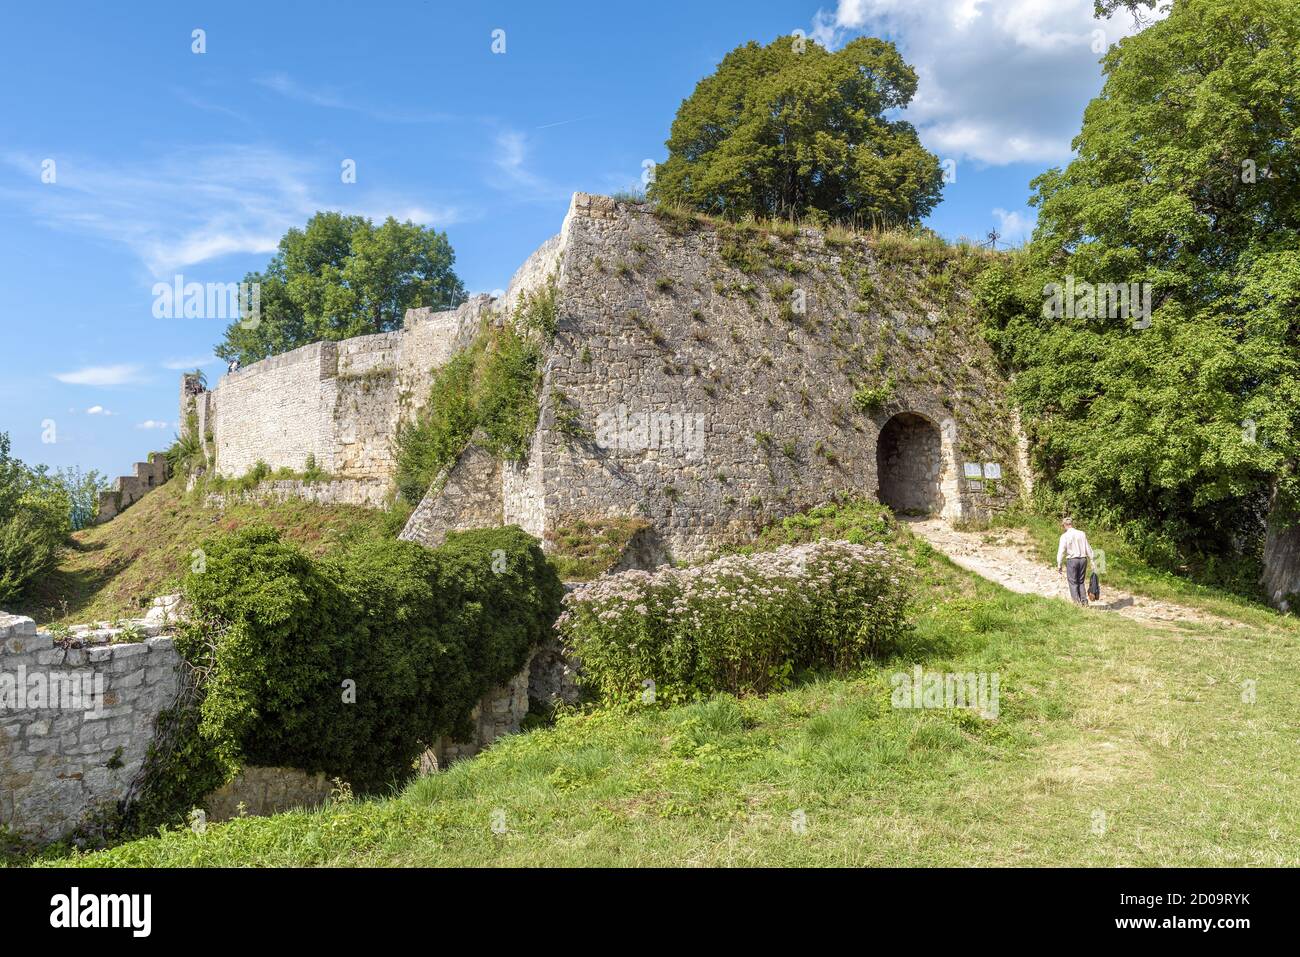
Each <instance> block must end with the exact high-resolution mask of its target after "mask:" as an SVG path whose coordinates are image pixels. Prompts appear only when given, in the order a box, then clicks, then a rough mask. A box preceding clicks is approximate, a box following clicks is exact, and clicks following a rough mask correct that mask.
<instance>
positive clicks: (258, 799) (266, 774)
mask: <svg viewBox="0 0 1300 957" xmlns="http://www.w3.org/2000/svg"><path fill="white" fill-rule="evenodd" d="M333 787H334V785H333V783H332V782H331V781H330V780H329V778H327V777H326V776H325V775H324V774H308V773H307V772H306V771H299V770H298V769H297V768H244V769H243V770H242V771H240V772H239V773H238V774H237V775H235V777H234V778H233V779H232V780H231V781H229V782H227V783H226V784H225V785H223V786H222V787H220V788H218V789H217V790H215V791H213V792H212V793H211V794H209V795H208V796H207V797H206V798H204V800H203V806H204V808H205V809H206V811H207V815H208V820H209V821H229V820H231V819H232V818H237V817H266V816H268V815H271V814H280V813H282V812H284V811H292V810H294V809H295V808H312V807H318V806H320V805H321V804H324V803H325V801H326V800H327V799H328V798H329V796H330V793H331V791H332V790H333Z"/></svg>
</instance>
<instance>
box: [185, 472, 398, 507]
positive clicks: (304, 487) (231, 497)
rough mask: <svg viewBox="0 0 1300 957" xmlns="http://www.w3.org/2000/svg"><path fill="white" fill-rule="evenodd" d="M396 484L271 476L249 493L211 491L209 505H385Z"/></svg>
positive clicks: (366, 480) (363, 480)
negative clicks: (298, 501)
mask: <svg viewBox="0 0 1300 957" xmlns="http://www.w3.org/2000/svg"><path fill="white" fill-rule="evenodd" d="M392 494H393V489H392V486H391V485H390V484H389V483H388V482H386V481H383V480H382V479H321V480H319V481H307V480H305V479H267V480H266V481H264V482H258V483H257V485H256V486H254V487H253V488H251V489H249V490H248V491H245V492H209V493H208V494H207V495H205V496H204V497H203V501H204V503H205V504H206V505H208V506H209V507H212V508H224V507H226V506H227V505H230V504H233V503H235V502H256V503H262V504H265V503H267V502H285V501H288V500H289V499H302V500H304V501H307V502H315V503H316V504H317V505H357V506H362V507H365V508H383V507H384V506H385V505H387V504H388V501H389V499H390V498H391V497H392Z"/></svg>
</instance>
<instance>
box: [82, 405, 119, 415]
mask: <svg viewBox="0 0 1300 957" xmlns="http://www.w3.org/2000/svg"><path fill="white" fill-rule="evenodd" d="M112 414H113V413H112V412H109V411H108V409H106V408H104V407H103V406H102V405H92V406H91V407H90V408H89V409H87V410H86V415H112Z"/></svg>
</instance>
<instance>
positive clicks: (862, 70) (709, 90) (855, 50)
mask: <svg viewBox="0 0 1300 957" xmlns="http://www.w3.org/2000/svg"><path fill="white" fill-rule="evenodd" d="M915 93H916V73H915V72H914V71H913V70H912V68H911V67H909V66H908V65H907V64H906V63H905V62H904V61H903V58H902V57H901V56H899V54H898V51H897V50H895V49H894V46H893V44H891V43H887V42H886V41H884V40H878V39H874V38H867V37H863V38H859V39H857V40H853V41H852V42H850V43H848V44H846V45H845V46H844V47H843V48H842V49H840V50H838V51H836V52H834V53H831V52H829V51H827V50H825V49H824V48H822V47H821V46H819V45H818V44H817V43H815V42H813V41H812V40H806V39H803V38H802V37H781V38H779V39H777V40H775V41H773V42H772V43H770V44H768V45H767V46H759V45H758V44H757V43H753V42H750V43H747V44H745V45H744V46H741V47H737V48H736V49H735V50H732V51H731V52H730V53H729V54H727V56H726V57H725V58H724V59H723V61H722V63H721V64H720V65H719V66H718V69H717V71H716V72H715V73H714V74H713V75H712V76H709V77H706V78H705V79H703V80H701V81H700V83H699V84H698V85H697V86H696V88H695V92H694V93H692V94H691V96H690V97H689V98H687V99H686V100H684V101H683V102H682V105H681V108H680V109H679V110H678V111H677V118H676V119H675V120H674V121H673V125H672V131H671V135H670V136H669V138H668V141H667V144H666V145H667V146H668V153H669V155H668V159H667V160H666V161H665V162H664V163H662V164H660V165H659V166H658V168H657V169H656V170H655V179H654V182H653V183H652V184H651V187H650V194H651V196H652V197H653V198H655V199H658V200H661V201H666V202H671V203H677V204H680V205H684V206H689V207H693V208H695V209H699V210H701V211H703V212H706V213H713V214H718V215H724V216H733V217H737V216H744V215H747V214H750V215H754V216H760V217H782V218H789V217H803V216H812V217H818V218H828V219H830V220H833V221H837V222H851V223H858V224H864V225H894V224H911V223H915V222H917V221H919V220H920V219H921V218H922V217H924V216H925V215H926V214H928V213H929V212H930V211H931V210H932V209H933V208H934V206H935V204H936V203H938V201H939V195H940V191H941V190H942V185H943V173H942V170H941V168H940V166H939V162H938V160H937V159H936V158H935V157H934V156H933V155H932V154H931V153H928V152H927V151H926V150H925V149H924V148H923V147H922V146H921V143H920V140H919V139H918V138H917V135H916V130H915V129H913V127H912V126H911V124H909V123H906V122H904V121H902V120H897V119H894V120H890V119H886V118H885V114H886V112H887V111H889V110H894V109H897V108H900V107H903V106H906V105H907V103H908V102H910V101H911V99H912V96H913V95H914V94H915Z"/></svg>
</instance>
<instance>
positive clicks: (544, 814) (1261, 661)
mask: <svg viewBox="0 0 1300 957" xmlns="http://www.w3.org/2000/svg"><path fill="white" fill-rule="evenodd" d="M787 531H788V532H789V533H790V534H792V535H794V534H800V533H803V532H805V531H806V530H804V529H789V530H787ZM908 555H909V559H908V560H909V562H910V563H911V573H912V581H913V584H914V585H915V588H916V594H917V595H918V599H917V601H916V603H915V605H914V607H913V615H914V620H915V622H916V627H915V629H914V630H913V632H912V633H911V634H910V636H908V637H907V638H906V639H905V641H904V643H903V644H902V645H901V646H900V647H899V648H898V649H897V650H896V653H895V654H894V655H893V656H892V657H891V658H890V659H889V660H887V661H884V662H881V663H878V664H872V665H869V666H867V667H865V668H864V669H862V670H861V671H859V672H858V673H856V674H853V675H851V676H848V677H846V678H842V679H836V680H824V681H817V682H813V683H811V684H805V685H803V686H800V687H797V688H794V689H792V690H789V691H786V692H783V693H781V694H776V695H772V696H769V697H753V698H746V699H741V700H737V699H735V698H732V697H730V696H726V695H721V696H718V697H715V698H713V699H712V700H710V701H707V702H703V703H698V704H691V705H683V706H678V707H672V708H665V707H661V706H644V705H631V706H625V707H621V708H614V709H604V710H597V711H591V712H578V713H571V714H569V715H567V716H561V717H560V719H559V720H558V722H557V723H556V725H555V726H554V727H552V728H549V729H544V730H540V731H535V732H532V733H529V734H524V735H517V736H514V737H511V738H507V739H505V740H503V741H500V742H498V743H497V744H496V745H495V746H494V747H492V748H491V749H490V750H489V751H487V752H486V753H485V754H483V755H481V756H479V757H478V758H476V759H474V760H471V761H466V762H463V763H461V764H459V765H456V766H455V767H453V768H452V769H451V770H450V771H448V772H445V773H441V774H435V775H432V776H429V777H426V778H423V779H421V780H419V781H417V782H415V783H413V784H412V785H410V786H409V787H408V788H407V789H406V790H405V791H403V792H402V793H401V794H399V795H397V796H396V797H393V798H390V799H386V800H369V801H355V800H353V801H340V802H338V803H334V804H331V805H329V806H326V807H324V808H321V809H319V810H316V811H312V812H295V813H289V814H282V815H278V816H276V817H272V818H260V819H255V818H246V819H240V820H235V821H232V822H229V823H226V824H221V825H212V826H209V827H208V829H207V832H206V833H205V834H201V835H200V834H194V833H191V832H190V831H188V830H180V831H168V832H166V833H163V834H161V835H159V836H157V837H152V838H148V839H144V840H140V841H135V842H132V843H129V844H124V845H121V846H119V847H117V848H114V849H112V850H109V851H106V852H101V853H98V854H93V855H87V856H84V857H83V856H73V857H63V858H58V859H57V860H56V861H54V862H55V863H59V864H79V865H92V866H128V865H129V866H150V867H165V866H186V865H195V866H197V865H208V866H213V865H220V866H248V865H263V866H290V865H292V866H303V865H308V866H339V865H435V866H476V865H477V866H486V865H513V866H529V865H583V866H601V865H755V866H776V865H836V866H863V865H867V866H870V865H954V866H989V865H1013V864H1016V865H1032V864H1037V865H1070V864H1089V865H1100V866H1119V865H1126V866H1143V865H1145V866H1154V865H1207V866H1263V865H1270V866H1279V865H1295V864H1296V863H1297V862H1300V807H1298V806H1297V805H1296V804H1295V802H1294V801H1291V800H1290V796H1291V794H1292V792H1293V790H1294V782H1293V781H1291V780H1290V779H1291V777H1292V775H1291V773H1290V768H1293V767H1295V766H1296V764H1297V761H1298V759H1300V744H1298V743H1297V741H1296V736H1295V733H1294V729H1295V727H1297V725H1300V699H1297V698H1296V696H1295V695H1293V694H1290V689H1291V688H1292V687H1293V683H1294V674H1295V667H1296V663H1297V662H1296V658H1297V652H1296V648H1297V638H1300V626H1297V624H1296V623H1295V622H1294V621H1291V620H1288V619H1283V618H1278V617H1273V618H1272V619H1268V620H1267V621H1266V620H1264V619H1262V618H1261V619H1260V620H1259V621H1258V622H1256V621H1254V620H1251V621H1249V622H1247V627H1244V628H1241V629H1234V630H1233V632H1232V633H1231V634H1225V633H1223V630H1222V629H1221V628H1216V627H1214V626H1210V625H1206V624H1196V623H1187V624H1181V625H1177V626H1171V627H1168V628H1162V629H1156V630H1153V629H1152V628H1150V627H1148V626H1146V625H1143V624H1140V623H1137V622H1134V621H1130V620H1128V619H1124V618H1120V617H1118V616H1116V615H1112V614H1108V613H1105V612H1100V611H1097V610H1087V609H1078V608H1075V607H1073V606H1071V605H1069V604H1067V603H1065V602H1061V601H1056V600H1048V599H1042V598H1037V597H1033V596H1024V595H1015V594H1012V593H1010V592H1007V591H1005V590H1003V589H1001V588H999V587H997V586H995V585H993V584H991V583H988V582H986V581H984V580H982V579H977V578H975V577H973V576H971V575H968V574H967V573H965V572H963V571H961V570H959V569H957V568H955V567H953V566H952V565H951V564H950V563H948V562H947V561H946V560H945V559H943V558H941V557H940V556H937V555H935V554H934V553H933V552H932V551H931V550H930V549H929V548H928V546H926V545H925V544H923V543H920V542H916V543H912V544H910V545H909V546H908ZM916 665H921V666H923V667H924V668H925V669H926V670H927V671H939V672H948V673H953V672H958V673H969V672H984V673H990V672H997V673H998V675H999V678H1000V702H999V707H998V716H997V718H996V720H986V719H984V718H981V717H979V716H978V715H976V714H974V713H972V712H970V711H967V710H961V709H946V710H930V709H904V708H896V707H893V706H892V705H891V688H892V686H893V684H894V681H895V678H894V676H895V675H897V674H899V673H906V672H910V671H911V670H912V669H913V668H914V667H915V666H916ZM1246 679H1249V680H1250V681H1252V682H1254V684H1253V685H1252V686H1251V687H1252V688H1253V689H1254V691H1255V694H1253V695H1251V696H1250V697H1251V700H1250V701H1249V702H1248V701H1247V700H1245V699H1246V695H1245V694H1244V693H1243V684H1242V682H1243V681H1244V680H1246Z"/></svg>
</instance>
